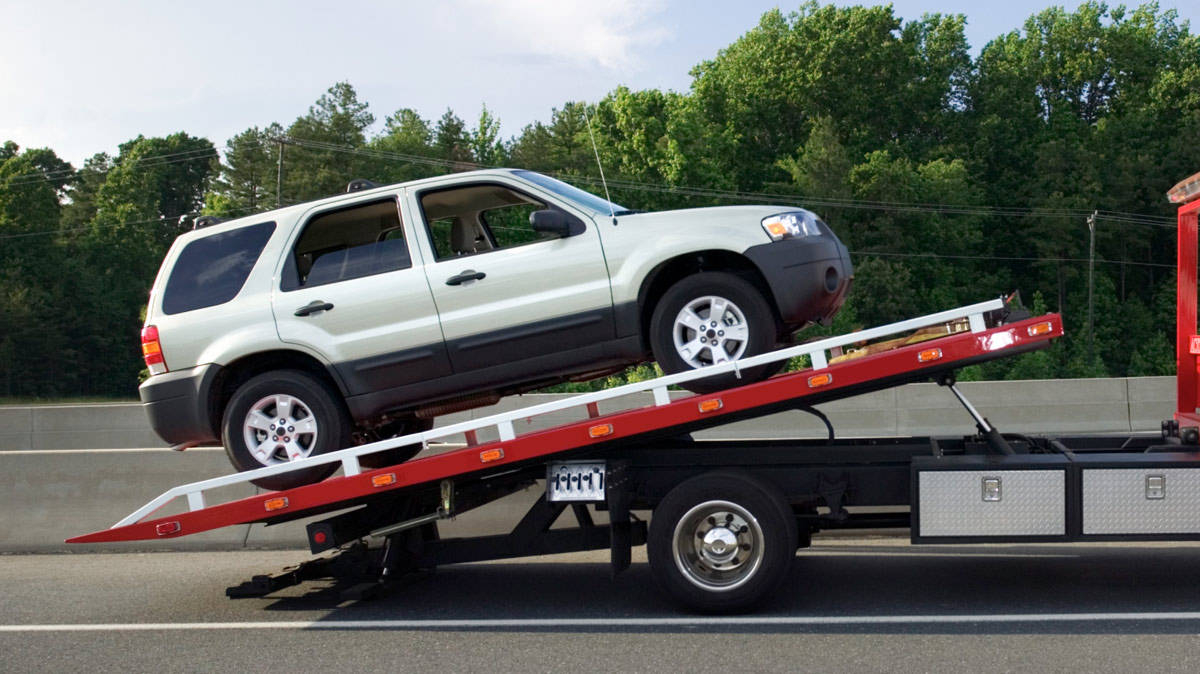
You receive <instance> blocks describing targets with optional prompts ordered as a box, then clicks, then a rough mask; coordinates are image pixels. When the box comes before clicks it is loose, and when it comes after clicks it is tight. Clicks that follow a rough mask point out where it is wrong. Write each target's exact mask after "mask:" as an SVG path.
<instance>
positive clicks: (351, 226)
mask: <svg viewBox="0 0 1200 674" xmlns="http://www.w3.org/2000/svg"><path fill="white" fill-rule="evenodd" d="M411 266H412V258H411V257H410V255H409V252H408V243H407V242H406V241H405V240H404V228H403V227H402V226H401V222H400V212H399V210H397V207H396V200H395V199H392V198H389V199H383V200H380V201H373V202H370V203H367V204H356V205H355V206H351V207H349V208H341V209H338V210H336V211H328V212H325V213H321V214H319V215H317V216H315V217H313V218H312V219H311V220H309V221H308V224H306V225H305V226H304V231H303V232H302V233H301V234H300V238H299V239H298V240H297V241H296V245H295V247H294V248H293V249H292V252H291V254H290V255H289V256H288V259H287V263H286V265H285V266H284V270H283V280H282V283H281V287H282V289H283V290H285V291H286V290H296V289H297V288H310V287H313V286H319V285H324V284H326V283H336V282H338V281H345V280H348V279H354V278H362V277H364V276H372V275H374V274H382V273H385V272H389V271H396V270H399V269H408V268H409V267H411Z"/></svg>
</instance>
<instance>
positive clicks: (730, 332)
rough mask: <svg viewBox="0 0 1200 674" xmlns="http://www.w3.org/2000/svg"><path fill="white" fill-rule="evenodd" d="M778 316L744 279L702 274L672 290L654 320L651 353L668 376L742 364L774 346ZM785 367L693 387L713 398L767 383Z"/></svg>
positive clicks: (727, 376) (768, 367)
mask: <svg viewBox="0 0 1200 674" xmlns="http://www.w3.org/2000/svg"><path fill="white" fill-rule="evenodd" d="M776 332H777V327H776V324H775V316H774V314H773V313H772V312H771V306H770V305H769V304H768V303H767V300H766V298H764V297H763V295H762V293H761V292H759V290H758V289H757V288H755V287H754V286H753V285H752V284H750V283H749V282H748V281H746V280H745V279H743V278H741V277H739V276H735V275H733V274H730V273H727V272H702V273H699V274H694V275H692V276H688V277H686V278H684V279H682V280H680V281H679V282H677V283H676V284H675V285H673V286H671V287H670V288H668V289H667V292H665V293H663V296H662V298H660V299H659V301H658V304H657V305H656V306H655V307H654V313H653V314H652V316H651V319H650V348H651V350H652V351H653V353H654V359H655V360H657V361H658V364H659V366H661V367H662V369H663V371H664V372H666V373H667V374H674V373H676V372H684V371H687V370H694V369H697V368H701V367H705V366H708V365H715V364H718V363H726V362H729V361H736V360H741V359H743V358H748V357H750V356H756V355H758V354H760V353H765V352H767V351H770V350H771V349H772V348H773V347H774V346H775V341H776V340H775V338H776ZM782 365H783V364H782V363H772V364H770V365H762V366H759V367H756V368H753V369H749V370H743V371H742V372H741V378H740V379H739V378H738V376H737V375H736V374H734V373H732V372H729V373H726V374H720V375H716V376H713V377H707V378H705V379H700V380H698V381H692V382H688V383H686V384H683V386H684V387H685V388H687V389H689V390H691V391H693V392H695V393H711V392H713V391H719V390H721V389H725V388H729V387H732V386H739V385H742V384H749V383H751V382H754V381H758V380H760V379H766V378H767V377H769V376H770V375H772V374H774V373H775V372H777V371H779V368H780V367H781V366H782Z"/></svg>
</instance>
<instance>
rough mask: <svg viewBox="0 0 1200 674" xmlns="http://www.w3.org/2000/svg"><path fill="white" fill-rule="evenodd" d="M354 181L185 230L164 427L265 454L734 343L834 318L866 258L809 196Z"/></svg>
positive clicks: (159, 390)
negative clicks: (635, 201)
mask: <svg viewBox="0 0 1200 674" xmlns="http://www.w3.org/2000/svg"><path fill="white" fill-rule="evenodd" d="M351 187H352V188H363V187H365V189H357V190H355V191H350V192H348V193H347V194H343V195H339V196H335V197H331V198H328V199H322V200H319V201H315V202H310V203H305V204H300V205H297V206H292V207H288V208H283V209H280V210H277V211H272V212H269V213H263V214H261V215H255V216H251V217H248V218H242V219H239V220H234V221H230V222H223V223H219V224H216V225H212V226H209V227H205V228H202V229H197V230H195V231H192V232H189V233H187V234H184V235H182V236H180V237H179V238H178V239H177V240H176V241H175V243H174V245H173V246H172V247H171V250H170V251H169V252H168V253H167V256H166V258H165V259H164V260H163V264H162V268H161V269H160V271H159V273H158V277H157V278H156V280H155V282H154V287H153V290H152V291H151V294H150V301H149V307H148V309H147V314H146V326H145V328H144V329H143V331H142V349H143V353H144V355H145V358H146V363H147V365H148V367H149V368H150V373H151V376H150V378H149V379H147V380H146V382H145V383H144V384H142V386H141V390H140V393H141V399H142V402H143V403H144V404H145V407H146V410H147V412H148V413H149V415H150V421H151V424H152V425H153V427H154V429H155V431H156V432H157V433H158V434H159V435H160V436H161V437H162V438H163V439H164V440H166V441H167V442H168V443H170V444H172V445H175V446H176V448H179V449H182V448H185V447H189V446H193V445H196V444H200V443H206V442H212V441H215V440H217V439H218V438H219V439H220V440H221V442H222V443H223V444H224V446H225V448H226V450H227V452H228V454H229V458H230V460H231V461H232V462H233V465H234V466H236V467H237V468H238V469H239V470H249V469H252V468H258V467H261V466H264V465H272V464H275V463H279V462H283V461H292V460H295V459H298V458H302V457H306V456H309V455H313V454H320V453H323V452H328V451H332V450H335V449H339V448H342V447H345V446H349V445H350V444H352V443H354V442H364V441H370V440H376V439H381V438H385V437H392V436H395V435H399V434H404V433H410V432H414V431H417V430H423V429H425V428H428V427H429V426H430V425H431V424H432V420H433V418H434V417H436V416H438V415H442V414H448V413H450V412H455V411H459V410H463V409H468V408H471V407H476V406H480V405H487V404H491V403H493V402H495V401H496V400H498V399H499V397H500V396H503V395H507V394H512V393H518V392H522V391H528V390H532V389H536V388H540V387H544V386H548V385H551V384H555V383H560V382H563V381H566V380H572V379H589V378H593V377H597V376H600V375H603V374H606V373H609V372H612V371H615V370H619V369H621V368H624V367H627V366H629V365H631V364H634V363H639V362H644V361H646V360H648V359H650V358H653V359H655V360H657V361H658V363H659V364H660V365H661V366H662V368H663V369H664V370H665V371H667V372H678V371H681V370H685V369H688V368H698V367H703V366H705V365H709V364H713V363H721V362H725V361H729V360H737V359H739V358H744V357H747V356H750V355H754V354H758V353H762V352H764V351H769V350H771V349H772V348H774V347H775V346H776V345H777V344H779V343H780V342H781V341H783V340H785V339H787V338H788V337H789V336H790V335H791V333H792V332H794V331H795V330H797V329H799V328H800V327H802V326H804V325H805V324H807V323H809V322H812V321H819V320H823V319H828V318H830V317H832V316H833V314H834V313H835V312H836V311H837V310H838V309H839V308H840V307H841V304H842V301H843V299H844V298H845V296H846V292H847V290H848V288H849V285H850V280H851V275H852V272H851V266H850V260H849V256H848V254H847V251H846V248H845V246H843V245H842V243H841V242H840V241H838V239H837V237H836V236H834V234H833V232H831V231H830V230H829V228H828V227H827V226H826V225H825V223H823V222H822V221H821V220H820V219H819V218H817V217H816V216H815V215H813V214H812V213H810V212H808V211H805V210H797V209H792V210H786V209H781V208H780V207H778V206H734V207H719V208H699V209H691V210H679V211H668V212H659V213H634V212H632V211H629V210H627V209H625V208H623V207H621V206H618V205H616V204H613V203H610V202H608V201H606V200H604V199H601V198H599V197H597V196H595V195H593V194H590V193H588V192H584V191H582V190H579V189H577V188H575V187H572V186H570V185H568V184H566V183H564V182H561V181H558V180H555V179H553V178H550V177H547V176H544V175H541V174H538V173H533V172H531V171H522V170H487V171H475V172H470V173H459V174H454V175H449V176H442V177H438V178H430V179H426V180H418V181H414V182H409V183H403V184H399V185H391V186H386V187H374V186H372V185H370V184H367V185H364V184H363V182H362V181H356V182H355V183H352V184H351ZM743 374H745V373H743ZM749 374H750V376H751V377H765V376H768V375H769V374H771V372H770V371H769V370H767V369H762V368H760V369H759V370H758V371H757V372H752V373H749ZM731 383H732V381H731V380H729V379H728V375H726V376H725V377H714V378H710V379H706V380H703V381H702V383H701V385H700V386H698V387H697V388H698V389H707V390H715V389H717V388H722V387H725V386H728V385H730V384H731ZM364 458H373V459H375V460H376V462H377V463H378V462H387V463H398V462H400V461H404V460H406V459H408V458H410V457H409V456H405V455H400V454H397V453H396V452H393V453H392V454H390V455H387V456H379V455H373V456H371V457H364ZM331 470H332V466H330V467H326V466H321V467H318V468H314V469H312V471H310V472H309V473H306V474H303V475H294V474H288V475H285V476H277V477H271V478H265V479H263V480H262V481H261V482H260V486H263V487H267V488H271V489H282V488H287V487H291V486H295V485H297V484H301V483H306V482H312V481H316V480H319V479H322V478H324V477H326V476H327V475H328V473H329V471H331Z"/></svg>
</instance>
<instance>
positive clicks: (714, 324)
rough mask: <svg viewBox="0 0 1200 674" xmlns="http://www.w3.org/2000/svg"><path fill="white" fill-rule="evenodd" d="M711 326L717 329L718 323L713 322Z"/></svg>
mask: <svg viewBox="0 0 1200 674" xmlns="http://www.w3.org/2000/svg"><path fill="white" fill-rule="evenodd" d="M709 325H711V326H712V327H714V328H715V327H717V322H716V321H713V322H712V323H710V324H709Z"/></svg>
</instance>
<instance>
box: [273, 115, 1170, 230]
mask: <svg viewBox="0 0 1200 674" xmlns="http://www.w3.org/2000/svg"><path fill="white" fill-rule="evenodd" d="M275 140H276V141H277V142H283V143H286V144H289V145H295V146H298V147H303V148H308V149H319V150H328V151H332V152H342V153H346V154H356V155H360V156H369V157H373V158H378V159H394V160H397V161H405V162H411V163H415V164H421V165H425V166H435V167H438V168H448V169H451V170H462V169H463V168H497V167H491V166H486V165H484V164H480V163H476V162H462V161H454V160H449V159H441V158H437V157H429V156H423V155H412V154H404V153H399V152H391V151H388V150H376V149H371V148H356V147H352V146H348V145H339V144H336V143H329V142H325V141H315V140H308V139H303V138H296V137H294V136H282V137H279V138H277V139H275ZM548 173H549V174H550V175H552V176H554V177H556V178H559V179H560V180H564V181H565V182H571V181H576V182H583V183H587V184H589V185H602V184H603V181H601V180H600V179H598V178H594V177H591V176H581V175H565V174H562V173H556V172H548ZM608 183H609V185H611V186H614V187H621V188H625V189H630V190H635V191H644V192H658V193H668V194H681V195H685V196H697V197H708V198H719V199H748V198H754V199H764V200H770V201H773V202H775V203H780V204H784V205H786V204H796V202H798V201H802V202H804V204H805V205H812V206H829V207H835V208H855V209H869V210H881V211H891V212H918V213H930V212H932V213H942V214H947V215H979V216H998V217H1053V218H1078V217H1086V216H1088V215H1091V214H1092V213H1093V212H1097V211H1091V210H1088V211H1084V210H1078V209H1045V208H1030V209H1024V208H1014V207H993V206H972V205H965V204H934V203H906V202H889V201H870V200H864V199H837V198H825V197H811V196H804V195H798V194H781V193H770V192H746V191H730V190H714V189H710V188H701V187H690V186H686V185H664V184H656V183H646V182H637V181H630V180H620V179H614V180H609V181H608ZM1098 213H1099V214H1100V219H1103V220H1107V221H1109V222H1117V223H1122V224H1135V225H1142V226H1152V227H1163V228H1174V227H1175V225H1174V224H1173V222H1174V221H1173V220H1172V219H1171V218H1169V217H1166V216H1158V215H1151V214H1137V213H1125V212H1121V211H1098Z"/></svg>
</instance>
